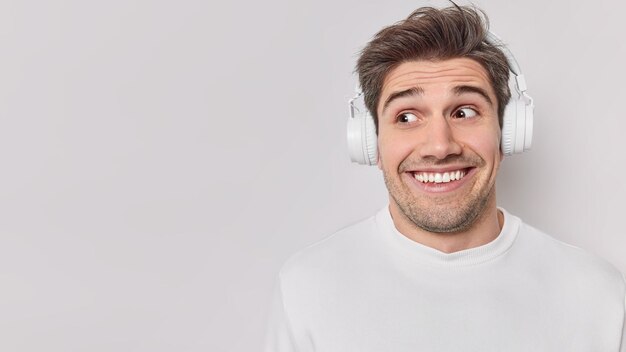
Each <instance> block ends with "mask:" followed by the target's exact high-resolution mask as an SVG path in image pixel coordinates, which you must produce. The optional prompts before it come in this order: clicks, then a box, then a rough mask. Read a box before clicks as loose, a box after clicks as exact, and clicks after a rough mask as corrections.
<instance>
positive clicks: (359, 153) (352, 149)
mask: <svg viewBox="0 0 626 352" xmlns="http://www.w3.org/2000/svg"><path fill="white" fill-rule="evenodd" d="M348 151H349V153H350V159H351V160H352V161H353V162H355V163H359V164H361V165H376V162H377V161H378V145H377V136H376V126H375V125H374V119H373V118H372V116H371V115H370V114H368V113H364V114H355V116H354V117H351V118H349V119H348Z"/></svg>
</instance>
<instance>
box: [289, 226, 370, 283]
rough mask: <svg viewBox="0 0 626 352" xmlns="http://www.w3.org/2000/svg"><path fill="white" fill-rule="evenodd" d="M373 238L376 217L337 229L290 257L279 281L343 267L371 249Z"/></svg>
mask: <svg viewBox="0 0 626 352" xmlns="http://www.w3.org/2000/svg"><path fill="white" fill-rule="evenodd" d="M376 234H377V225H376V221H375V216H371V217H368V218H366V219H364V220H361V221H359V222H357V223H354V224H352V225H349V226H347V227H345V228H343V229H340V230H339V231H337V232H335V233H333V234H332V235H329V236H327V237H325V238H323V239H322V240H320V241H317V242H315V243H313V244H311V245H309V246H307V247H305V248H303V249H301V250H299V251H298V252H296V253H295V254H293V255H292V256H291V257H290V258H289V259H288V260H287V261H286V262H285V263H284V264H283V267H282V268H281V270H280V277H281V278H282V279H288V278H293V277H294V276H296V277H298V276H300V277H301V276H311V275H313V276H317V275H319V274H321V273H322V272H327V271H333V270H334V269H336V268H341V267H344V266H345V265H347V264H348V263H350V262H353V261H354V260H355V258H356V257H360V256H361V255H362V253H363V251H367V250H368V248H371V247H372V243H371V242H372V241H373V240H375V238H376Z"/></svg>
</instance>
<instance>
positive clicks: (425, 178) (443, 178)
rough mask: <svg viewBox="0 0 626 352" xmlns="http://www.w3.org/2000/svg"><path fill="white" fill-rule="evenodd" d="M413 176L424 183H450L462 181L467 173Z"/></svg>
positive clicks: (419, 174)
mask: <svg viewBox="0 0 626 352" xmlns="http://www.w3.org/2000/svg"><path fill="white" fill-rule="evenodd" d="M413 176H414V177H415V179H416V180H418V181H419V182H423V183H433V182H434V183H448V182H450V181H457V180H460V179H462V178H463V176H465V171H463V170H457V171H450V172H444V173H439V172H434V173H429V172H416V173H414V174H413Z"/></svg>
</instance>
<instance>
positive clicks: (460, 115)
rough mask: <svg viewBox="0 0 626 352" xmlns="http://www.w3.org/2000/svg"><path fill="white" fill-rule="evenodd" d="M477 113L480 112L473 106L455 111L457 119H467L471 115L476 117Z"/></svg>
mask: <svg viewBox="0 0 626 352" xmlns="http://www.w3.org/2000/svg"><path fill="white" fill-rule="evenodd" d="M476 115H478V113H477V112H476V110H474V109H472V108H460V109H459V110H457V111H455V112H454V117H456V118H457V119H466V118H469V117H474V116H476Z"/></svg>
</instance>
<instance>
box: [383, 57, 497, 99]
mask: <svg viewBox="0 0 626 352" xmlns="http://www.w3.org/2000/svg"><path fill="white" fill-rule="evenodd" d="M490 82H491V81H490V79H489V75H488V74H487V71H486V70H485V68H484V67H483V66H482V65H481V64H479V63H478V62H477V61H475V60H472V59H468V58H454V59H449V60H438V61H424V60H420V61H407V62H403V63H402V64H400V65H398V67H396V68H394V69H393V70H391V72H389V73H388V74H387V76H386V77H385V80H384V81H383V87H382V90H381V94H380V100H379V103H380V102H382V101H385V100H387V98H388V97H389V96H390V95H391V94H393V93H396V92H401V91H403V90H407V89H411V88H415V87H419V88H421V89H423V90H424V92H425V93H426V94H428V93H429V91H430V92H431V93H443V92H446V91H450V90H452V89H453V88H454V87H457V86H461V85H469V86H476V87H480V88H483V89H485V90H486V91H487V92H488V94H489V95H490V96H492V98H493V99H494V101H495V94H494V91H493V87H492V86H491V83H490ZM379 105H380V104H379ZM379 108H380V106H379Z"/></svg>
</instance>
